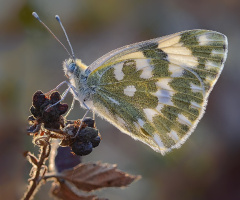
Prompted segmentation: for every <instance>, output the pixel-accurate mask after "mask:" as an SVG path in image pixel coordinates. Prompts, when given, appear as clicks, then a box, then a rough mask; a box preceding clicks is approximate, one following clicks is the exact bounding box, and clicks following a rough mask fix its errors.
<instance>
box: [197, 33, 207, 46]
mask: <svg viewBox="0 0 240 200" xmlns="http://www.w3.org/2000/svg"><path fill="white" fill-rule="evenodd" d="M198 42H199V45H207V44H208V43H209V39H208V37H207V35H206V34H204V35H200V36H199V37H198Z"/></svg>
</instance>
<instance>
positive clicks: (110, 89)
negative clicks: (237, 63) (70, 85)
mask: <svg viewBox="0 0 240 200" xmlns="http://www.w3.org/2000/svg"><path fill="white" fill-rule="evenodd" d="M226 54H227V39H226V37H225V36H224V35H222V34H220V33H217V32H213V31H207V30H191V31H184V32H180V33H176V34H173V35H170V36H166V37H162V38H157V39H153V40H148V41H146V42H141V43H137V44H133V45H129V46H125V47H123V48H120V49H118V50H116V51H113V52H110V53H109V54H107V55H105V56H103V57H102V58H100V59H99V60H97V61H96V62H95V63H93V64H92V65H91V66H90V67H89V68H88V70H89V72H90V75H89V77H88V80H87V84H88V86H89V87H91V88H95V93H94V94H93V96H92V100H93V105H94V107H93V108H94V109H95V111H96V112H97V113H98V114H99V115H101V116H103V117H104V118H105V119H107V120H108V121H109V122H111V123H112V124H113V125H115V126H116V127H118V128H119V129H120V130H121V131H123V132H124V133H127V134H129V135H130V136H132V137H133V138H134V139H137V140H140V141H142V142H144V143H145V144H147V145H149V146H150V147H151V148H153V149H154V150H156V151H158V152H161V153H162V154H164V153H165V152H167V151H169V150H171V149H172V148H177V147H180V146H181V144H182V143H184V142H185V140H186V139H187V137H188V136H189V135H190V134H191V132H192V131H193V130H194V128H195V127H196V125H197V123H198V121H199V120H200V118H201V117H202V115H203V112H204V109H205V106H206V103H207V98H208V94H209V92H210V91H211V89H212V88H213V86H214V84H215V82H216V81H217V79H218V77H219V75H220V73H221V70H222V68H223V64H224V62H225V59H226Z"/></svg>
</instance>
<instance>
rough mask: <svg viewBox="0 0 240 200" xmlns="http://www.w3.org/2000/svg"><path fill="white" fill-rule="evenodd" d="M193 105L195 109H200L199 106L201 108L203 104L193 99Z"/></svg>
mask: <svg viewBox="0 0 240 200" xmlns="http://www.w3.org/2000/svg"><path fill="white" fill-rule="evenodd" d="M191 107H192V108H194V109H199V108H201V107H202V106H201V105H199V104H198V103H196V102H195V101H191Z"/></svg>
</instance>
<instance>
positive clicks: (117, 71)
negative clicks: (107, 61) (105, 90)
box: [114, 63, 124, 81]
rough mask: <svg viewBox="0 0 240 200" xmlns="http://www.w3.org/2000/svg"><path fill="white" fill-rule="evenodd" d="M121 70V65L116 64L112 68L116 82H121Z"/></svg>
mask: <svg viewBox="0 0 240 200" xmlns="http://www.w3.org/2000/svg"><path fill="white" fill-rule="evenodd" d="M122 68H123V63H118V64H116V65H115V66H114V75H115V78H116V79H117V80H118V81H121V80H122V79H123V77H124V73H123V71H122Z"/></svg>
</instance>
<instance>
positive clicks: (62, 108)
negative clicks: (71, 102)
mask: <svg viewBox="0 0 240 200" xmlns="http://www.w3.org/2000/svg"><path fill="white" fill-rule="evenodd" d="M57 108H58V111H59V115H62V114H64V113H65V112H67V110H68V105H67V104H66V103H64V104H58V106H57Z"/></svg>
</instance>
